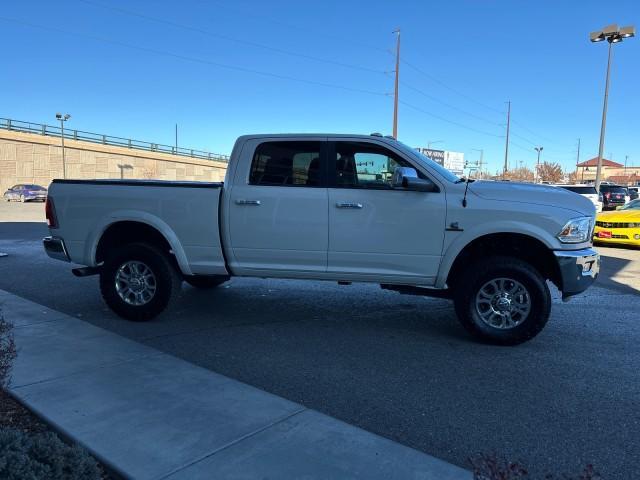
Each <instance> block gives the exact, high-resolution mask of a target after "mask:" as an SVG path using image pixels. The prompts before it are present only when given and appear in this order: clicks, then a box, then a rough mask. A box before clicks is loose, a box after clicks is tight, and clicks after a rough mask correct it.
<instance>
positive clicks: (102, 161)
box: [0, 124, 227, 195]
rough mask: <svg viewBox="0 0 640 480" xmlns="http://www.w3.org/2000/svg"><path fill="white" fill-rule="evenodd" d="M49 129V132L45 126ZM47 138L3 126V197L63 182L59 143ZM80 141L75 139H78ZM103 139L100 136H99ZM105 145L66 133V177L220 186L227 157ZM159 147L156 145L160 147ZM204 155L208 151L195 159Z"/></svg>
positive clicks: (0, 181)
mask: <svg viewBox="0 0 640 480" xmlns="http://www.w3.org/2000/svg"><path fill="white" fill-rule="evenodd" d="M47 128H51V127H47ZM42 131H43V132H44V134H42V133H37V131H36V132H31V133H26V132H24V131H15V130H9V129H7V125H6V124H4V125H3V124H0V195H1V194H2V193H4V191H5V190H6V189H7V188H9V187H11V186H13V185H15V184H19V183H35V184H38V185H43V186H48V185H49V183H50V182H51V180H52V179H54V178H63V171H62V148H61V141H60V140H61V139H60V138H59V136H58V137H56V136H51V135H48V134H47V133H46V130H45V129H43V130H42ZM76 136H77V135H76ZM97 137H99V136H97ZM103 138H104V139H105V143H104V144H102V143H96V142H95V141H86V140H79V139H78V140H74V139H73V136H72V135H70V136H69V137H67V132H66V131H65V141H64V142H65V163H66V178H74V179H94V178H120V177H121V175H122V176H123V177H124V178H138V179H160V180H198V181H216V182H217V181H222V180H223V179H224V175H225V172H226V169H227V163H226V161H225V160H226V158H225V157H223V156H221V157H212V159H211V160H210V159H208V158H196V157H195V156H194V157H191V156H190V155H189V152H190V151H189V150H181V153H182V152H184V153H183V154H181V155H176V154H171V153H165V152H159V151H153V150H152V149H153V148H154V145H153V144H145V146H148V148H149V149H142V148H141V147H137V146H136V145H135V144H134V145H132V147H128V146H117V145H112V144H109V138H111V137H103ZM156 147H157V146H156ZM194 155H197V156H200V157H203V156H206V153H205V152H198V153H197V154H194Z"/></svg>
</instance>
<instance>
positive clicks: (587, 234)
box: [558, 217, 593, 243]
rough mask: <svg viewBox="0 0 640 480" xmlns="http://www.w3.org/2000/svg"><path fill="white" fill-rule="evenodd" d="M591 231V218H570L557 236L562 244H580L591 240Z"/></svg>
mask: <svg viewBox="0 0 640 480" xmlns="http://www.w3.org/2000/svg"><path fill="white" fill-rule="evenodd" d="M592 229H593V218H592V217H578V218H572V219H571V220H569V221H568V222H567V224H566V225H565V226H564V227H563V228H562V230H561V231H560V233H559V234H558V240H560V241H561V242H562V243H582V242H587V241H589V240H590V239H591V231H592Z"/></svg>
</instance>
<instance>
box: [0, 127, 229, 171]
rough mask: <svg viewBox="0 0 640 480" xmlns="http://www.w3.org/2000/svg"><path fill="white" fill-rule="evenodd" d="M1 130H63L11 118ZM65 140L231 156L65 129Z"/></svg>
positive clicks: (195, 155)
mask: <svg viewBox="0 0 640 480" xmlns="http://www.w3.org/2000/svg"><path fill="white" fill-rule="evenodd" d="M0 128H1V129H4V130H11V131H14V132H24V133H34V134H38V135H47V136H50V137H58V138H60V137H61V136H62V129H61V128H60V127H56V126H53V125H45V124H42V123H33V122H23V121H21V120H12V119H10V118H0ZM64 138H65V140H80V141H83V142H91V143H99V144H102V145H113V146H117V147H125V148H132V149H136V150H146V151H148V152H159V153H167V154H169V155H180V156H182V157H191V158H201V159H204V160H216V161H219V162H228V161H229V156H228V155H222V154H218V153H211V152H205V151H203V150H194V149H192V148H183V147H178V148H176V147H175V146H171V145H162V144H160V143H151V142H144V141H141V140H133V139H131V138H122V137H114V136H112V135H103V134H99V133H92V132H85V131H83V130H74V129H69V128H65V129H64Z"/></svg>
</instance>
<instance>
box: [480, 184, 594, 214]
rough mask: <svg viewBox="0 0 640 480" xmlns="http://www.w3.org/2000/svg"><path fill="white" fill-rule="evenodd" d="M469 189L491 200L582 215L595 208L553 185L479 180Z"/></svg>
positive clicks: (585, 200)
mask: <svg viewBox="0 0 640 480" xmlns="http://www.w3.org/2000/svg"><path fill="white" fill-rule="evenodd" d="M469 190H470V191H472V192H473V193H475V194H476V195H478V196H480V197H483V198H487V199H489V200H501V201H505V202H514V203H515V202H518V203H532V204H536V205H548V206H551V207H559V208H566V209H569V210H573V211H575V212H578V213H579V214H581V215H588V216H590V215H593V214H594V209H595V207H594V205H593V203H592V202H591V200H589V199H587V198H585V197H583V196H581V195H578V194H577V193H574V192H570V191H569V190H565V189H564V188H560V187H553V186H551V185H539V184H535V183H520V182H491V181H484V180H477V181H475V182H473V183H472V184H471V185H469Z"/></svg>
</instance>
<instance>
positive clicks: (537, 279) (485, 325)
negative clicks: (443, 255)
mask: <svg viewBox="0 0 640 480" xmlns="http://www.w3.org/2000/svg"><path fill="white" fill-rule="evenodd" d="M462 275H464V277H463V278H459V279H458V281H457V282H456V283H455V286H454V291H455V294H454V303H455V309H456V314H457V315H458V320H459V321H460V323H462V325H463V326H464V327H465V328H466V329H467V330H468V331H469V332H470V333H471V334H472V335H473V336H474V337H476V338H478V339H480V340H482V341H485V342H488V343H493V344H498V345H517V344H519V343H523V342H526V341H527V340H530V339H531V338H533V337H535V336H536V335H537V334H538V333H540V331H541V330H542V329H543V328H544V326H545V325H546V323H547V321H548V319H549V314H550V312H551V293H550V292H549V287H548V286H547V283H546V281H545V279H544V278H543V277H542V275H540V273H539V272H538V271H537V270H536V269H535V268H534V267H532V266H531V265H530V264H528V263H527V262H524V261H522V260H519V259H517V258H512V257H500V256H496V257H490V258H487V259H484V260H479V261H478V262H476V263H474V264H472V265H471V266H470V267H469V270H468V273H467V274H464V273H463V274H462Z"/></svg>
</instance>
